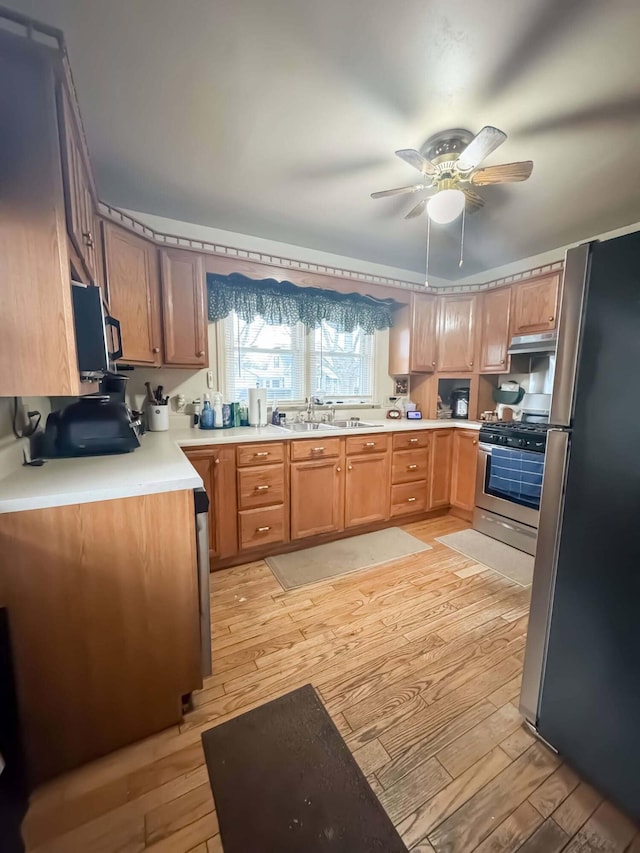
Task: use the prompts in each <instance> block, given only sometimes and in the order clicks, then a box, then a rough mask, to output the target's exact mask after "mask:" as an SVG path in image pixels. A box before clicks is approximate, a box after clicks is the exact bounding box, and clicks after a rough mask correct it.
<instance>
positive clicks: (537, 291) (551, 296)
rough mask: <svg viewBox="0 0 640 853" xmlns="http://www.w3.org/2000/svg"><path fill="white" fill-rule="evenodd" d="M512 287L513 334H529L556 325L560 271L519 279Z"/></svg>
mask: <svg viewBox="0 0 640 853" xmlns="http://www.w3.org/2000/svg"><path fill="white" fill-rule="evenodd" d="M512 289H513V315H514V316H513V334H514V335H531V334H534V333H535V332H549V331H551V330H552V329H555V327H556V318H557V309H558V292H559V289H560V272H559V271H558V272H554V273H550V274H549V275H543V276H538V277H536V278H533V279H529V280H525V281H519V282H517V283H516V284H514V285H512Z"/></svg>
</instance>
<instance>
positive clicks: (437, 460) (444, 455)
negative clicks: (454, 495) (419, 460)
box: [429, 429, 453, 509]
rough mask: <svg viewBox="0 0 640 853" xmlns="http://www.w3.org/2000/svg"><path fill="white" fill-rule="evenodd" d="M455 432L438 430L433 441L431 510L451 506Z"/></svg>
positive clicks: (434, 432) (430, 476)
mask: <svg viewBox="0 0 640 853" xmlns="http://www.w3.org/2000/svg"><path fill="white" fill-rule="evenodd" d="M452 433H453V430H450V429H436V430H434V431H433V438H432V440H431V469H430V471H429V509H437V508H438V507H444V506H449V504H450V502H451V500H450V498H451V456H452V450H453V447H452V445H453V435H452Z"/></svg>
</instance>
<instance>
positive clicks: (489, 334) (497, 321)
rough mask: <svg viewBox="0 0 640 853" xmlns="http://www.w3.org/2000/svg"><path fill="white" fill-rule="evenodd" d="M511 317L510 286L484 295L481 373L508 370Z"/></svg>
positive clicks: (481, 321) (481, 320) (481, 323)
mask: <svg viewBox="0 0 640 853" xmlns="http://www.w3.org/2000/svg"><path fill="white" fill-rule="evenodd" d="M510 317H511V288H510V287H503V288H500V290H494V291H489V292H488V293H485V294H484V295H483V296H482V316H481V319H480V325H481V332H480V365H479V370H480V373H507V372H508V370H509V365H508V363H507V362H508V356H507V350H508V348H509V340H510V338H509V334H510Z"/></svg>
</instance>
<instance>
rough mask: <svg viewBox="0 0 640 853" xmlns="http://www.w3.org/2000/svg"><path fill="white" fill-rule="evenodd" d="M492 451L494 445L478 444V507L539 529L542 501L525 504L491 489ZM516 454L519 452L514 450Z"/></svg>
mask: <svg viewBox="0 0 640 853" xmlns="http://www.w3.org/2000/svg"><path fill="white" fill-rule="evenodd" d="M491 450H492V445H490V444H484V443H483V442H480V444H478V455H479V458H478V469H477V475H476V506H477V507H480V509H486V510H488V511H489V512H495V513H497V514H498V515H502V516H504V517H505V518H510V519H512V520H513V521H519V522H521V523H522V524H528V525H529V526H530V527H536V528H537V527H538V517H539V515H540V501H539V500H535V501H532V505H527V504H524V503H522V502H520V501H518V500H516V499H515V498H513V497H512V496H510V495H507V494H502V493H501V492H500V491H499V490H496V489H491V488H490V486H489V478H490V476H491ZM514 452H517V451H516V450H514Z"/></svg>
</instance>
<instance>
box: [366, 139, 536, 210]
mask: <svg viewBox="0 0 640 853" xmlns="http://www.w3.org/2000/svg"><path fill="white" fill-rule="evenodd" d="M506 138H507V134H506V133H504V132H503V131H502V130H498V128H497V127H491V126H487V127H483V128H482V130H481V131H480V132H479V133H477V134H476V135H475V136H474V135H473V134H472V133H470V131H468V130H463V129H462V128H455V129H453V130H445V131H442V132H441V133H437V134H435V135H434V136H432V137H431V138H430V139H428V140H427V142H426V143H425V145H424V146H423V148H422V153H421V152H420V151H416V150H415V149H413V148H403V149H401V150H399V151H396V155H397V156H398V157H400V159H401V160H404V161H405V163H408V164H409V165H410V166H413V167H414V169H417V170H418V171H419V172H422V175H423V182H422V183H421V184H414V185H412V186H408V187H397V188H396V189H392V190H382V191H381V192H377V193H371V198H386V197H387V196H393V195H403V194H405V193H406V194H410V193H422V192H425V191H428V192H429V194H428V196H426V197H425V198H422V199H421V200H420V201H419V202H418V203H417V204H416V205H415V207H413V208H412V209H411V210H410V211H409V213H407V215H406V216H405V217H404V218H405V219H413V218H414V217H416V216H420V214H421V213H423V212H424V210H425V209H426V210H427V214H428V216H429V218H430V219H431V220H433V221H434V222H438V223H440V224H445V223H447V222H453V220H454V219H456V218H457V217H458V216H459V215H460V214H461V213H462V211H463V210H464V209H465V208H466V211H467V212H468V213H474V212H475V211H476V210H479V209H480V208H481V207H483V205H484V199H483V198H482V196H480V195H478V193H477V192H475V190H474V187H484V186H488V185H490V184H505V183H511V182H514V181H526V180H527V178H528V177H529V175H530V174H531V171H532V169H533V161H532V160H523V161H521V162H519V163H503V164H502V165H500V166H484V167H483V168H478V167H479V166H480V164H481V163H482V161H483V160H484V159H485V158H486V157H488V156H489V154H491V153H492V152H493V151H495V150H496V148H498V147H499V146H500V145H502V143H503V142H504V141H505V140H506Z"/></svg>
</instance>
